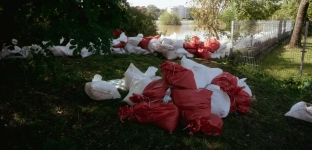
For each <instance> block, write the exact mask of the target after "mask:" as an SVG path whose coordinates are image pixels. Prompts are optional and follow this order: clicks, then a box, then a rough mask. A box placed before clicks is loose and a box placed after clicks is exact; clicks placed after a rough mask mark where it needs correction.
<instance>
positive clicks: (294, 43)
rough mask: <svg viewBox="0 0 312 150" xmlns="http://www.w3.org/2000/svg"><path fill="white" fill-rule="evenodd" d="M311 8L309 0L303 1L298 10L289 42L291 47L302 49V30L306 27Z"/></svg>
mask: <svg viewBox="0 0 312 150" xmlns="http://www.w3.org/2000/svg"><path fill="white" fill-rule="evenodd" d="M308 7H309V0H301V2H300V6H299V9H298V13H297V17H296V22H295V27H294V30H293V33H292V35H291V39H290V42H289V46H290V47H300V46H301V29H302V28H303V26H304V23H305V20H306V14H307V10H308Z"/></svg>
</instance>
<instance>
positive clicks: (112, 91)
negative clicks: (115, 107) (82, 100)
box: [85, 81, 121, 100]
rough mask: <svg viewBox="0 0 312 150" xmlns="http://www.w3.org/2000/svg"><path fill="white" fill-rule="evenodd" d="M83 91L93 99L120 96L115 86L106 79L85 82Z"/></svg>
mask: <svg viewBox="0 0 312 150" xmlns="http://www.w3.org/2000/svg"><path fill="white" fill-rule="evenodd" d="M85 92H86V94H87V95H88V96H89V97H90V98H91V99H93V100H108V99H117V98H120V97H121V96H120V93H119V92H118V90H117V88H116V87H115V86H113V85H111V84H109V83H108V82H106V81H93V82H88V83H86V84H85Z"/></svg>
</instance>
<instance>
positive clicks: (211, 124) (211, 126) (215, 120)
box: [201, 113, 223, 136]
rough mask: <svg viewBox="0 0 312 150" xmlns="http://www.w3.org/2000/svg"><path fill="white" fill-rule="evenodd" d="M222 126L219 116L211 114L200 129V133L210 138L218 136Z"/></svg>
mask: <svg viewBox="0 0 312 150" xmlns="http://www.w3.org/2000/svg"><path fill="white" fill-rule="evenodd" d="M203 122H205V121H203ZM222 126H223V120H222V119H221V118H220V117H219V116H217V115H215V114H212V113H211V114H210V116H209V119H208V120H207V121H206V123H205V124H204V125H203V126H202V127H201V131H202V132H203V133H205V134H207V135H210V136H219V135H221V134H222V133H223V131H222Z"/></svg>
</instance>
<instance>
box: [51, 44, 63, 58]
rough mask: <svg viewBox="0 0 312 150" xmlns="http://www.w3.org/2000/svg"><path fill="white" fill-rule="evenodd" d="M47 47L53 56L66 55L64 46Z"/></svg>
mask: <svg viewBox="0 0 312 150" xmlns="http://www.w3.org/2000/svg"><path fill="white" fill-rule="evenodd" d="M48 49H49V50H50V51H51V52H52V53H53V55H54V56H66V53H65V51H66V50H65V49H66V47H65V46H53V47H49V48H48Z"/></svg>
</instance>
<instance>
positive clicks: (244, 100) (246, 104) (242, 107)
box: [234, 90, 251, 114]
mask: <svg viewBox="0 0 312 150" xmlns="http://www.w3.org/2000/svg"><path fill="white" fill-rule="evenodd" d="M234 99H235V103H236V107H237V111H238V112H240V113H242V114H247V113H248V112H249V108H250V103H251V97H250V95H249V94H248V93H247V92H246V91H244V90H240V91H239V92H237V93H235V96H234Z"/></svg>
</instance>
